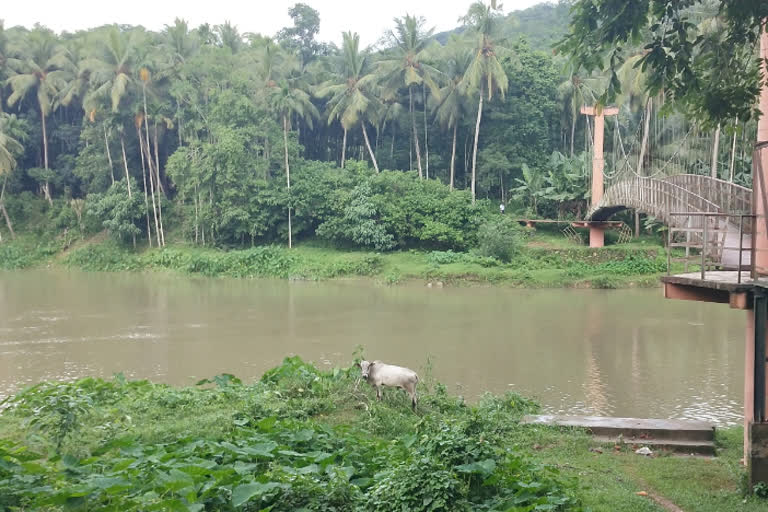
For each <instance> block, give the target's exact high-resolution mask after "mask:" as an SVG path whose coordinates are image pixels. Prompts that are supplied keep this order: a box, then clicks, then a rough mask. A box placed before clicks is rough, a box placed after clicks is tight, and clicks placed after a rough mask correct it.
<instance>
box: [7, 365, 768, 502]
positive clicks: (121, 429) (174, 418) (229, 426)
mask: <svg viewBox="0 0 768 512" xmlns="http://www.w3.org/2000/svg"><path fill="white" fill-rule="evenodd" d="M307 375H309V377H310V378H307ZM425 377H426V378H425V379H424V381H423V384H422V393H421V400H420V407H419V412H418V414H415V415H414V414H413V413H411V412H410V410H409V407H408V404H407V400H406V399H405V397H404V395H402V394H401V393H400V392H397V391H389V392H388V393H385V398H384V401H383V403H377V402H376V401H375V400H374V394H373V392H372V390H371V389H369V388H368V386H366V385H362V386H361V387H359V388H357V387H356V385H355V373H354V371H351V372H349V373H347V371H346V370H342V371H341V372H338V371H337V372H335V373H325V374H322V375H321V376H320V377H319V378H315V377H314V375H313V374H304V375H301V374H296V373H292V374H288V375H284V376H283V377H282V378H280V379H279V380H276V381H275V382H276V384H274V385H270V386H267V387H263V385H259V384H256V385H253V386H234V387H227V388H222V389H217V388H214V389H207V390H206V389H201V388H183V389H174V388H169V387H166V386H151V385H150V386H147V385H144V386H138V387H136V388H135V389H133V390H128V389H127V388H124V387H122V388H118V391H119V392H118V393H117V395H115V396H116V398H114V399H113V400H105V399H104V396H107V395H106V394H104V393H102V394H101V395H99V396H100V397H101V398H99V399H93V401H92V402H91V403H90V406H89V409H88V412H87V413H85V412H83V413H82V414H81V415H80V416H79V417H78V422H77V427H79V428H76V429H75V430H72V431H71V432H70V434H69V435H68V436H67V437H66V438H64V442H63V444H62V450H61V452H62V453H68V454H72V455H74V456H75V457H76V458H78V459H83V458H85V457H89V456H91V455H93V454H97V459H99V460H98V461H96V460H95V459H91V460H85V461H83V460H81V462H80V463H79V467H80V470H81V471H85V470H84V467H85V466H86V465H87V464H94V465H99V464H102V463H103V461H104V460H107V461H109V460H111V459H110V458H114V459H115V461H117V460H118V459H120V462H119V464H117V465H118V466H119V467H121V468H122V467H123V464H127V462H125V461H124V460H123V459H122V458H121V457H123V458H124V457H125V456H126V455H125V452H126V451H127V452H128V453H129V454H131V456H132V457H134V458H135V457H138V456H137V455H136V453H139V452H141V451H142V450H144V451H145V452H146V451H148V450H149V448H148V447H150V446H164V447H166V449H167V447H168V446H174V445H167V444H165V443H174V442H177V441H178V440H179V439H182V438H183V439H189V440H193V441H199V440H210V441H214V442H232V443H236V442H237V441H236V439H238V438H240V437H242V436H243V435H244V433H247V432H248V431H249V429H251V430H253V429H255V430H258V429H259V428H262V427H258V425H259V424H261V423H260V422H261V420H262V419H263V418H264V417H276V418H278V422H277V424H276V427H275V428H276V429H277V430H278V431H279V430H280V429H281V428H286V429H295V428H302V429H310V430H312V429H314V430H315V431H321V432H333V433H335V434H334V435H336V436H339V437H340V438H341V439H346V441H344V442H343V443H341V445H340V446H344V447H345V448H344V449H343V450H342V451H343V452H345V455H344V460H347V461H348V460H355V455H354V452H355V450H364V449H365V450H370V449H375V450H379V451H381V453H380V455H381V456H382V457H384V454H385V453H386V452H387V450H388V451H389V456H390V457H391V456H392V454H393V453H395V452H397V450H396V449H395V448H396V447H397V446H400V443H406V444H407V445H408V446H410V448H409V450H411V451H415V450H418V449H420V448H419V446H421V445H420V443H429V442H430V440H433V439H434V436H441V435H442V434H441V433H444V432H445V429H446V428H449V429H451V428H453V427H456V426H462V425H463V427H460V428H459V430H461V428H464V430H465V431H467V432H469V431H470V430H467V426H471V432H474V434H472V435H470V437H469V438H467V439H465V441H462V442H467V440H468V441H469V442H472V443H473V442H476V441H478V440H479V442H480V443H482V439H483V437H486V436H487V437H486V439H488V440H489V441H491V442H492V444H493V446H494V449H496V450H497V453H505V452H506V453H512V454H516V455H519V456H522V458H523V460H524V461H526V462H525V465H524V467H525V468H528V469H527V470H526V471H528V470H530V468H534V469H533V470H532V471H533V474H534V475H538V474H540V475H543V474H544V472H547V471H546V470H544V469H543V468H544V467H549V468H554V469H556V470H557V471H559V473H560V475H561V476H560V477H555V478H556V479H557V480H558V481H560V484H558V485H561V487H559V489H561V491H562V490H563V489H565V490H566V492H567V493H569V494H571V495H572V496H574V497H575V498H576V503H577V504H578V503H580V504H581V505H583V506H586V507H589V509H591V510H594V511H606V512H608V511H610V512H622V511H627V512H637V511H640V512H642V511H660V510H664V509H663V508H662V507H661V506H659V505H658V504H656V503H655V502H654V501H653V500H652V499H651V498H649V497H643V496H640V495H638V494H637V493H638V492H640V491H646V492H648V493H649V494H651V495H656V496H663V497H664V498H666V499H668V500H670V501H671V502H673V503H675V504H676V505H677V506H679V507H681V508H682V509H683V510H686V511H688V512H691V511H693V512H710V511H711V512H721V511H725V510H729V511H730V510H742V511H747V512H751V511H758V510H766V508H768V502H766V501H765V500H759V499H757V498H748V499H744V497H743V495H742V481H743V478H744V470H743V468H742V467H741V466H740V465H739V462H738V461H739V458H740V457H741V430H740V429H731V430H726V431H721V432H719V433H718V438H717V440H718V443H719V446H720V449H719V456H718V457H717V458H716V459H703V458H679V457H671V456H663V455H662V456H659V457H654V458H645V457H641V456H638V455H635V454H634V453H632V452H631V451H621V452H614V450H613V447H612V446H602V450H603V453H596V452H594V451H591V449H593V448H595V447H598V446H599V445H598V444H596V443H595V442H594V441H592V440H591V438H590V437H589V436H588V435H586V434H585V433H584V432H582V431H579V430H574V429H559V428H549V427H541V426H524V425H520V424H518V420H519V419H520V418H521V416H522V415H523V414H524V413H526V412H530V411H532V410H535V404H532V403H531V402H529V401H527V400H525V399H522V398H520V397H518V396H516V395H514V394H508V395H505V396H504V397H491V396H488V397H486V398H485V399H483V400H481V402H480V403H479V404H478V405H477V406H465V405H464V404H463V403H462V402H461V401H459V400H458V399H455V398H452V397H450V396H447V395H446V394H445V393H444V391H442V389H441V387H440V386H439V385H434V383H431V382H430V378H429V376H428V375H426V376H425ZM430 384H433V385H431V386H430ZM89 386H90V387H88V388H87V389H93V387H94V386H93V384H90V385H89ZM428 387H431V391H428V390H427V388H428ZM83 388H85V387H84V386H83ZM51 389H57V388H55V387H54V388H49V390H48V391H47V392H46V394H45V395H44V396H38V397H36V398H35V397H32V400H33V401H34V400H37V401H42V402H45V401H46V400H49V398H48V397H49V396H50V395H51V394H52V393H51V391H50V390H51ZM62 389H64V388H62ZM72 389H73V388H71V387H70V388H66V393H68V394H70V395H73V394H76V393H73V392H72ZM123 389H125V391H122V390H123ZM56 393H59V391H56V392H54V393H53V394H56ZM86 394H87V393H86ZM80 396H85V395H84V394H82V393H81V394H80ZM94 396H96V395H94ZM49 410H50V409H49ZM39 416H40V413H35V412H33V410H32V409H31V408H26V409H25V408H23V407H22V408H21V409H19V410H17V411H6V412H4V413H3V414H2V415H0V448H2V446H3V443H4V442H8V441H13V442H20V443H23V444H25V445H27V446H29V448H30V449H32V450H35V451H37V452H40V453H48V454H49V456H52V455H53V446H54V442H53V439H52V436H53V435H54V434H55V428H54V429H51V428H50V427H49V428H48V429H39V428H38V429H35V428H32V429H30V428H28V426H27V424H26V422H27V421H28V420H29V419H30V418H31V417H38V418H39ZM297 421H298V422H299V423H295V422H297ZM40 424H45V422H42V423H40ZM430 425H431V426H430ZM451 426H453V427H451ZM270 428H272V427H270ZM262 430H263V428H262ZM414 434H417V435H420V436H421V437H418V436H417V437H416V438H414V437H412V436H413V435H414ZM417 439H420V440H417ZM451 439H453V438H451ZM414 442H415V443H416V444H413V445H410V444H408V443H414ZM454 442H456V443H459V442H460V441H458V440H455V439H453V440H452V441H451V443H454ZM110 443H111V444H110ZM158 443H159V444H158ZM121 445H122V446H123V447H124V448H123V450H122V452H123V453H122V454H121V450H120V449H119V448H118V447H119V446H121ZM128 445H130V447H129V448H125V446H128ZM109 446H113V448H111V449H110V448H108V447H109ZM386 446H389V447H390V448H388V449H387V448H385V447H386ZM105 447H107V448H105ZM308 448H311V447H305V451H306V449H308ZM315 449H320V448H315ZM382 450H383V451H382ZM181 451H183V450H179V452H181ZM299 451H301V450H299ZM0 452H2V450H0ZM398 453H399V452H398ZM337 456H338V457H339V458H341V457H342V455H341V454H337ZM398 456H404V457H408V451H406V452H405V453H401V454H400V455H398ZM174 457H175V458H174ZM0 458H2V457H0ZM165 459H171V461H172V462H175V463H178V464H181V465H182V466H180V467H184V466H183V464H187V463H186V462H184V461H182V460H181V455H179V454H176V455H174V456H173V457H170V456H166V457H165ZM57 460H58V459H57V458H55V457H53V458H49V459H45V458H43V459H42V460H41V461H38V462H39V463H40V465H41V466H42V467H46V468H50V467H55V466H56V464H58V462H57ZM411 462H413V461H411ZM276 463H277V462H276V461H275V462H273V464H276ZM409 463H410V462H409ZM542 465H543V466H542ZM105 466H106V467H111V466H112V465H111V464H109V463H107V464H106V465H105ZM31 467H32V468H33V469H34V468H36V466H31ZM100 467H104V465H102V466H100ZM535 468H542V469H535ZM2 469H3V467H2V466H0V472H2ZM57 474H58V475H59V476H58V479H59V480H58V483H57V485H58V486H59V488H66V486H67V485H71V484H68V483H67V482H69V481H70V480H72V481H76V480H78V479H79V478H81V476H78V473H76V472H75V473H66V472H65V473H57ZM268 474H271V473H269V472H268ZM67 475H68V476H67ZM272 478H275V476H274V474H272ZM377 478H383V477H382V476H381V475H376V476H374V477H373V480H374V481H375V480H376V479H377ZM568 482H571V484H568ZM0 487H1V485H0ZM76 488H77V489H81V490H82V487H76ZM555 489H558V487H555ZM568 489H570V490H568ZM558 492H560V491H558ZM112 500H113V501H112V503H113V504H117V503H120V502H119V501H115V500H117V498H112ZM118 508H119V507H118ZM570 508H578V505H576V506H571V507H570ZM53 509H55V508H53ZM95 509H98V507H96V508H95ZM448 510H450V508H449V509H448Z"/></svg>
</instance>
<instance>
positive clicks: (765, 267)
mask: <svg viewBox="0 0 768 512" xmlns="http://www.w3.org/2000/svg"><path fill="white" fill-rule="evenodd" d="M766 23H768V19H765V20H764V21H763V31H762V32H761V36H760V56H761V61H762V62H763V76H764V77H768V65H766V64H765V63H766V62H768V33H766V32H765V24H766ZM760 112H761V114H762V115H761V117H760V119H759V121H758V125H757V144H756V146H755V152H754V155H753V160H752V213H753V214H754V215H755V223H754V232H753V233H752V242H751V243H752V244H753V249H752V251H753V252H752V255H753V256H752V258H753V260H752V261H751V265H754V275H755V280H754V281H751V280H750V281H744V282H741V280H739V281H738V282H735V277H731V278H728V279H720V280H717V279H709V280H708V279H705V278H704V276H703V275H702V277H701V279H697V278H695V277H691V275H690V274H683V275H678V276H668V277H665V278H663V279H662V281H663V282H664V295H665V297H666V298H669V299H683V300H700V301H706V302H724V303H728V304H730V306H731V307H732V308H736V309H743V310H746V326H745V327H746V329H745V331H746V336H745V350H744V352H745V358H744V363H745V364H744V463H745V464H746V465H747V467H748V468H749V483H750V488H751V487H752V486H753V485H755V484H756V483H758V482H766V483H768V371H767V369H768V365H767V364H766V361H768V359H766V356H767V355H768V354H767V353H766V346H767V345H768V82H765V83H764V84H763V87H762V90H761V93H760ZM740 270H741V269H740V268H738V269H737V272H731V274H733V276H736V275H738V271H740ZM724 274H727V272H726V273H724Z"/></svg>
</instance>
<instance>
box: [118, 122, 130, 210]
mask: <svg viewBox="0 0 768 512" xmlns="http://www.w3.org/2000/svg"><path fill="white" fill-rule="evenodd" d="M120 147H121V148H122V150H123V166H124V167H125V184H126V186H127V187H128V199H131V197H132V196H131V176H130V174H128V159H127V158H126V157H125V137H124V136H123V134H122V133H121V134H120Z"/></svg>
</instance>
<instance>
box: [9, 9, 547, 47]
mask: <svg viewBox="0 0 768 512" xmlns="http://www.w3.org/2000/svg"><path fill="white" fill-rule="evenodd" d="M298 1H303V3H305V4H307V5H309V6H311V7H312V8H314V9H316V10H317V11H318V12H319V13H320V34H319V36H318V39H319V40H321V41H333V42H335V43H337V44H338V43H340V42H341V32H343V31H347V30H352V31H354V32H358V33H360V38H361V43H362V44H363V45H369V44H373V43H375V42H376V41H377V40H378V39H379V38H380V37H381V35H382V34H383V33H384V31H386V30H388V29H389V28H391V27H392V25H393V23H392V19H393V18H395V17H397V16H402V15H404V14H406V13H408V14H412V15H417V16H424V17H425V18H426V19H427V25H428V26H429V27H435V31H436V32H441V31H444V30H450V29H452V28H455V27H456V26H458V21H457V20H458V19H459V17H461V16H463V15H464V14H465V13H466V11H467V8H468V7H469V5H470V3H471V2H470V0H384V1H381V0H356V1H354V0H352V1H351V0H250V1H249V0H213V1H210V0H206V1H204V0H186V1H185V0H129V1H127V2H107V1H105V0H72V1H69V2H64V1H62V0H32V2H31V3H26V2H24V1H22V2H11V1H4V2H3V4H4V5H3V7H2V9H0V19H4V20H5V27H6V28H9V27H13V26H15V25H22V26H25V27H28V28H29V27H32V26H33V25H34V24H35V23H40V24H41V25H45V26H47V27H48V28H51V29H53V30H54V31H56V32H62V31H69V32H74V31H76V30H79V29H88V28H92V27H97V26H100V25H105V24H110V23H120V24H127V25H143V26H144V27H146V28H148V29H150V30H162V28H163V27H164V26H165V25H170V24H172V23H173V20H174V18H177V17H179V18H183V19H186V20H187V21H188V22H189V24H190V27H196V26H198V25H200V24H201V23H210V24H211V25H218V24H221V23H223V22H225V21H229V22H231V23H232V24H234V25H236V26H237V27H238V28H239V30H240V32H258V33H261V34H263V35H269V36H272V35H274V34H275V33H276V32H277V31H278V30H280V29H281V28H282V27H286V26H290V25H291V24H292V23H291V19H290V17H289V16H288V9H289V8H290V7H291V6H293V5H294V4H295V3H297V2H298ZM543 1H544V0H506V1H504V2H503V7H504V12H505V13H509V12H511V11H516V10H519V9H525V8H526V7H530V6H532V5H535V4H538V3H542V2H543Z"/></svg>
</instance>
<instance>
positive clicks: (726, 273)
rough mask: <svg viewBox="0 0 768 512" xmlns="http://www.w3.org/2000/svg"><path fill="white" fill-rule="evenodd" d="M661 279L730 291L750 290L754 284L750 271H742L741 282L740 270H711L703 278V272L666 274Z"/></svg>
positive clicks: (672, 282)
mask: <svg viewBox="0 0 768 512" xmlns="http://www.w3.org/2000/svg"><path fill="white" fill-rule="evenodd" d="M661 280H662V281H663V282H664V283H670V284H678V285H688V286H696V287H699V288H711V289H714V290H723V291H728V292H742V291H748V290H750V289H752V287H753V286H754V283H753V281H752V277H751V275H750V273H749V272H743V271H742V272H741V283H739V272H736V271H735V270H710V271H708V272H705V273H704V279H702V278H701V272H689V273H687V274H675V275H671V276H664V277H662V278H661Z"/></svg>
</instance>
